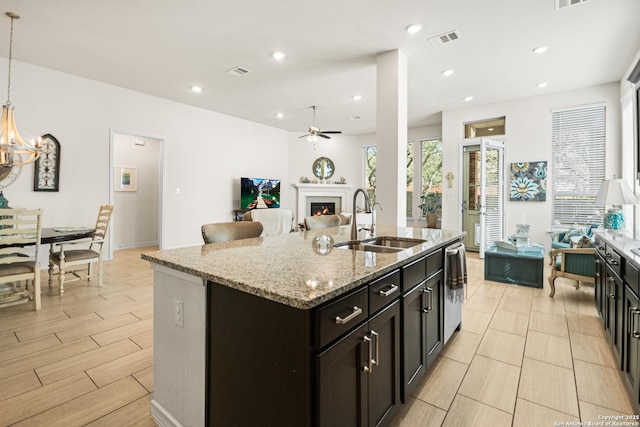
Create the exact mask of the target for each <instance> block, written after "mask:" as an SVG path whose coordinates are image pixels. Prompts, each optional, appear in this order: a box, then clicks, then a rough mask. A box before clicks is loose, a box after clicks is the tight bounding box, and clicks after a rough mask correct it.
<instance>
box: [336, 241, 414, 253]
mask: <svg viewBox="0 0 640 427" xmlns="http://www.w3.org/2000/svg"><path fill="white" fill-rule="evenodd" d="M335 247H336V248H338V249H351V250H354V251H365V252H378V253H387V254H388V253H394V252H400V251H402V250H403V248H392V247H390V246H378V245H369V244H364V243H360V242H347V243H342V244H337V245H335Z"/></svg>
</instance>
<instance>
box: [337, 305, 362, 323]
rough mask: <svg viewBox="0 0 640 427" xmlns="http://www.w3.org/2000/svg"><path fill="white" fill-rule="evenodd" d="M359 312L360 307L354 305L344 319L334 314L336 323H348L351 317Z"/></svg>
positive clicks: (360, 311)
mask: <svg viewBox="0 0 640 427" xmlns="http://www.w3.org/2000/svg"><path fill="white" fill-rule="evenodd" d="M361 314H362V309H361V308H360V307H358V306H357V305H354V306H353V313H351V314H350V315H348V316H347V317H345V318H344V319H343V318H342V317H340V316H336V323H337V324H338V325H344V324H345V323H349V322H350V321H352V320H353V319H355V318H356V317H358V316H359V315H361Z"/></svg>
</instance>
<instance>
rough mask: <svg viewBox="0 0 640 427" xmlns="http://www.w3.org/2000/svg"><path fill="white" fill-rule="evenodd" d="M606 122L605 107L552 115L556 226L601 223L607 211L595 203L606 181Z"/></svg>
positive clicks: (589, 107) (580, 109) (564, 111)
mask: <svg viewBox="0 0 640 427" xmlns="http://www.w3.org/2000/svg"><path fill="white" fill-rule="evenodd" d="M605 121H606V112H605V106H604V104H598V105H590V106H585V107H576V108H570V109H562V110H554V111H552V124H551V143H552V155H551V167H552V174H553V175H552V176H553V188H552V195H553V221H554V223H555V224H574V223H576V224H594V223H599V222H600V221H601V216H600V215H599V213H601V212H602V211H603V209H604V207H603V206H596V205H594V204H593V202H594V201H595V198H596V196H597V194H598V190H599V189H600V185H601V184H602V180H604V178H605ZM543 184H546V183H544V182H543Z"/></svg>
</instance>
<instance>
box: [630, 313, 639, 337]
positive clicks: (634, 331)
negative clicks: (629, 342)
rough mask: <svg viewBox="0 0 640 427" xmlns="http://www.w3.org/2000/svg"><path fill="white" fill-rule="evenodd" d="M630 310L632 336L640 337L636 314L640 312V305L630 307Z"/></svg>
mask: <svg viewBox="0 0 640 427" xmlns="http://www.w3.org/2000/svg"><path fill="white" fill-rule="evenodd" d="M629 311H630V312H631V336H632V337H633V338H635V339H640V332H638V330H637V329H636V322H635V316H636V315H637V314H640V310H638V307H629Z"/></svg>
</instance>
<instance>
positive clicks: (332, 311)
mask: <svg viewBox="0 0 640 427" xmlns="http://www.w3.org/2000/svg"><path fill="white" fill-rule="evenodd" d="M367 300H368V287H365V288H362V289H360V290H358V291H355V292H352V293H351V294H349V295H346V296H344V297H342V298H340V299H339V300H337V301H333V302H332V303H330V304H329V305H327V306H325V307H322V308H320V309H318V311H317V312H316V322H317V323H316V324H317V325H318V334H317V337H318V338H317V339H318V342H317V346H318V348H320V347H324V346H325V345H327V344H329V343H330V342H331V341H333V340H334V339H336V338H338V337H339V336H340V335H342V334H345V333H347V332H349V330H351V329H352V328H353V327H354V326H357V325H358V324H360V323H362V322H363V321H365V320H367V316H368V315H369V306H368V304H367Z"/></svg>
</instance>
